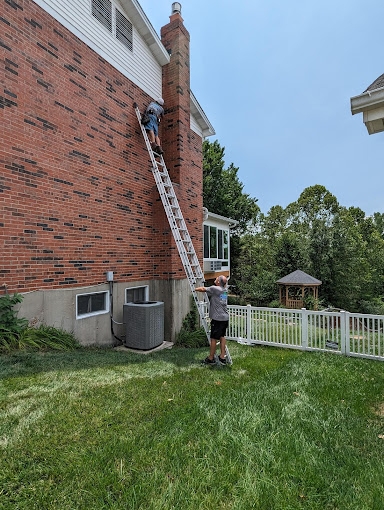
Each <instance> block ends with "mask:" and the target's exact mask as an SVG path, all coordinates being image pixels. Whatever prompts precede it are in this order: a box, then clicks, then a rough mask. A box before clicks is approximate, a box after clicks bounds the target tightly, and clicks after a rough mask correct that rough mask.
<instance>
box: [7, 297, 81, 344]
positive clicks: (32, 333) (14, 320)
mask: <svg viewBox="0 0 384 510" xmlns="http://www.w3.org/2000/svg"><path fill="white" fill-rule="evenodd" d="M22 300H23V296H22V295H21V294H14V295H13V296H11V295H10V294H5V295H4V296H1V297H0V352H11V351H14V350H47V349H53V350H61V351H67V350H71V349H76V348H77V347H79V343H78V342H77V340H76V338H75V337H74V336H73V335H72V334H71V333H68V332H67V331H63V330H61V329H57V328H54V327H52V326H45V325H44V324H42V325H41V326H40V327H38V328H32V327H28V321H27V319H24V318H18V316H17V312H16V311H15V310H14V307H15V305H17V304H18V303H21V301H22Z"/></svg>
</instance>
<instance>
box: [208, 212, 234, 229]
mask: <svg viewBox="0 0 384 510" xmlns="http://www.w3.org/2000/svg"><path fill="white" fill-rule="evenodd" d="M207 214H208V218H207V219H208V220H209V218H212V219H215V220H221V221H223V222H225V223H228V224H229V226H230V227H235V226H236V225H238V224H239V222H238V221H237V220H233V219H232V218H227V217H226V216H221V215H220V214H216V213H213V212H210V211H208V212H207Z"/></svg>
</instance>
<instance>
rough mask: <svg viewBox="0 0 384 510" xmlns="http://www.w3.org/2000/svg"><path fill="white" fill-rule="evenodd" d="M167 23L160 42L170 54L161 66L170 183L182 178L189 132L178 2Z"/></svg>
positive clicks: (185, 36) (184, 34)
mask: <svg viewBox="0 0 384 510" xmlns="http://www.w3.org/2000/svg"><path fill="white" fill-rule="evenodd" d="M169 19H170V21H169V23H168V25H165V26H164V27H163V28H162V29H161V41H162V43H163V45H164V46H165V48H166V49H167V51H168V53H169V54H170V56H171V60H170V63H169V64H167V65H165V66H164V67H163V97H164V101H165V111H166V115H165V118H164V124H163V126H162V136H163V139H162V143H163V146H164V151H165V155H166V157H165V159H166V163H167V167H168V170H169V174H170V176H171V179H172V180H173V182H176V183H180V182H182V181H183V173H184V171H185V170H184V163H185V162H187V161H188V159H190V158H189V155H188V154H187V153H188V135H189V131H190V68H189V41H190V37H189V32H188V30H187V29H186V28H185V27H184V24H183V18H182V17H181V4H180V3H179V2H174V3H173V4H172V14H171V16H170V17H169Z"/></svg>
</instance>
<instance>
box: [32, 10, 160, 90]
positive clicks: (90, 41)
mask: <svg viewBox="0 0 384 510" xmlns="http://www.w3.org/2000/svg"><path fill="white" fill-rule="evenodd" d="M35 2H36V3H37V4H38V5H39V6H40V7H41V8H43V9H44V10H45V11H46V12H48V13H49V14H50V15H51V16H52V17H53V18H55V19H56V20H57V21H59V22H60V23H61V24H62V25H64V26H65V27H66V28H67V29H68V30H70V31H71V32H72V33H73V34H75V35H76V36H77V37H78V38H79V39H81V40H82V41H83V42H84V43H85V44H87V45H88V46H89V47H90V48H92V49H93V50H94V51H96V52H97V53H98V54H99V55H101V56H102V57H103V58H104V59H105V60H106V61H107V62H109V63H110V64H111V65H113V66H114V67H115V68H116V69H118V70H119V71H120V72H121V73H122V74H124V76H126V77H127V78H128V79H130V80H131V81H132V82H133V83H135V84H136V85H138V86H139V87H140V88H141V89H142V90H144V91H145V92H146V93H147V94H149V95H150V96H151V97H159V96H161V95H162V68H161V65H160V64H159V63H158V62H157V61H156V58H155V57H154V55H153V54H152V53H151V51H150V49H149V47H148V45H147V44H146V42H145V41H144V39H143V38H142V37H141V36H140V34H139V33H138V32H137V30H135V29H134V26H133V33H132V48H133V51H130V50H129V49H128V47H127V46H126V44H125V42H124V41H122V40H121V39H123V38H124V37H123V34H126V33H127V32H126V28H123V27H122V26H121V25H119V27H120V28H119V39H120V40H118V39H117V38H116V36H115V35H114V34H113V33H111V32H110V30H109V25H108V23H109V22H108V13H107V12H105V11H103V10H101V9H99V10H100V11H101V12H100V13H99V19H96V18H95V16H94V15H93V14H92V1H91V0H67V1H66V2H63V0H35ZM105 4H106V2H105V0H103V1H102V2H101V1H100V2H99V5H100V6H102V5H105ZM111 4H112V8H113V6H115V7H118V11H120V14H123V16H124V17H125V18H126V19H127V20H129V16H128V13H125V11H124V8H123V7H122V6H121V3H120V2H119V1H117V0H116V1H114V2H111ZM104 18H105V19H104ZM101 19H103V21H101ZM120 21H121V20H120ZM129 21H130V20H129ZM119 23H120V22H119Z"/></svg>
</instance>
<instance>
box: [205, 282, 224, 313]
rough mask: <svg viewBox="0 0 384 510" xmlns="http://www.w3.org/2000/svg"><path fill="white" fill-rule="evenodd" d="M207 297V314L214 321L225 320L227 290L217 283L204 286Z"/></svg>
mask: <svg viewBox="0 0 384 510" xmlns="http://www.w3.org/2000/svg"><path fill="white" fill-rule="evenodd" d="M206 292H207V296H208V298H209V316H210V318H211V319H213V320H214V321H227V320H228V319H229V315H228V310H227V303H228V291H227V289H224V288H223V287H219V286H218V285H211V287H207V288H206Z"/></svg>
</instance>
